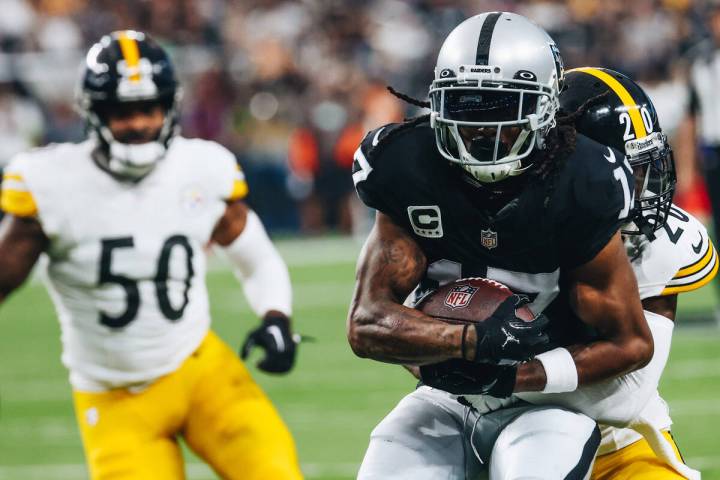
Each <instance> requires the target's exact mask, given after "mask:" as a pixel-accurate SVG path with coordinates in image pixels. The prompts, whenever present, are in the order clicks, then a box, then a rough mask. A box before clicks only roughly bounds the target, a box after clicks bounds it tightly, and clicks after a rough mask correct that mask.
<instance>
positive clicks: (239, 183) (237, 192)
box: [228, 164, 249, 200]
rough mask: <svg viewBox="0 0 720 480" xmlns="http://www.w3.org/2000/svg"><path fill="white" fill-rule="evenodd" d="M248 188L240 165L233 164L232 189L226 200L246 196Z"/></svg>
mask: <svg viewBox="0 0 720 480" xmlns="http://www.w3.org/2000/svg"><path fill="white" fill-rule="evenodd" d="M248 191H249V188H248V184H247V181H246V180H245V174H244V173H243V171H242V169H241V168H240V165H237V164H236V165H235V179H234V180H233V186H232V191H231V192H230V196H229V197H228V200H240V199H242V198H245V197H247V194H248Z"/></svg>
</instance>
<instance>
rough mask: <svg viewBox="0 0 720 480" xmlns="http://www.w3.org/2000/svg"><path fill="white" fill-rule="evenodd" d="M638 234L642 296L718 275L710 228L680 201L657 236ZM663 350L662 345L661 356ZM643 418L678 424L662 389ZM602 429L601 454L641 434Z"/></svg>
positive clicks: (632, 252) (635, 258)
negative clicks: (645, 237) (646, 237)
mask: <svg viewBox="0 0 720 480" xmlns="http://www.w3.org/2000/svg"><path fill="white" fill-rule="evenodd" d="M634 238H637V237H629V240H628V241H627V242H626V246H627V248H628V255H629V256H630V259H631V264H632V267H633V270H634V271H635V276H636V277H637V282H638V287H639V289H640V298H641V299H646V298H651V297H657V296H661V295H674V294H678V293H683V292H689V291H691V290H695V289H697V288H700V287H702V286H703V285H705V284H707V283H708V282H710V281H711V280H712V279H713V278H714V277H715V275H716V274H717V271H718V256H717V252H716V251H715V248H714V247H713V244H712V242H711V241H710V237H709V236H708V232H707V230H706V229H705V226H703V224H702V223H700V221H698V220H697V219H696V218H694V217H693V216H692V215H690V214H689V213H687V212H685V211H684V210H682V209H680V208H678V207H676V206H675V205H673V206H672V208H671V210H670V215H669V217H668V221H667V225H666V226H665V228H664V229H662V230H660V231H658V232H657V236H656V238H655V240H653V241H652V242H648V241H647V240H645V241H644V242H642V243H641V244H637V243H636V242H634V241H633V239H634ZM653 333H654V332H653ZM669 342H670V338H667V343H668V345H667V346H668V347H669ZM656 344H657V340H656ZM657 350H658V347H657V346H656V355H657V354H658V351H657ZM663 366H664V363H663ZM660 373H662V372H658V378H659V374H660ZM642 416H643V419H644V420H646V421H648V422H650V423H651V424H652V425H653V426H654V427H656V428H659V429H661V430H665V429H669V428H670V426H671V425H672V420H671V419H670V415H669V412H668V407H667V404H666V403H665V402H664V401H663V399H662V398H661V397H660V395H659V394H658V393H657V392H655V393H654V394H653V397H652V399H651V400H650V402H649V403H648V404H647V406H646V407H645V408H644V409H643V411H642ZM601 427H602V428H601V433H602V439H601V442H600V448H599V449H598V455H603V454H606V453H610V452H613V451H615V450H619V449H620V448H623V447H626V446H628V445H630V444H631V443H634V442H636V441H637V440H639V439H640V438H641V436H640V434H639V433H637V432H636V431H635V430H631V429H628V428H613V427H610V426H601Z"/></svg>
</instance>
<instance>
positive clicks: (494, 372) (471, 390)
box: [420, 359, 517, 398]
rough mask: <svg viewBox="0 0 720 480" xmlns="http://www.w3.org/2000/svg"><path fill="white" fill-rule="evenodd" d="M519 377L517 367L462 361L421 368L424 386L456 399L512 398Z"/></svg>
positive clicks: (445, 362)
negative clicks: (517, 376) (488, 396)
mask: <svg viewBox="0 0 720 480" xmlns="http://www.w3.org/2000/svg"><path fill="white" fill-rule="evenodd" d="M516 375H517V366H515V365H508V366H504V365H490V364H488V363H474V362H470V361H467V360H459V359H452V360H446V361H444V362H440V363H434V364H431V365H423V366H421V367H420V379H421V380H422V382H423V383H424V384H425V385H427V386H429V387H433V388H437V389H439V390H444V391H446V392H449V393H453V394H455V395H491V396H493V397H498V398H505V397H509V396H510V395H511V394H512V393H513V389H514V388H515V377H516Z"/></svg>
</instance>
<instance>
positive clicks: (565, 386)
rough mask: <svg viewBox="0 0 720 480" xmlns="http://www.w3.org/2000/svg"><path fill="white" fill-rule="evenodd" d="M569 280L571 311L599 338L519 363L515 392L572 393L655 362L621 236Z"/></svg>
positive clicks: (574, 271) (569, 276)
mask: <svg viewBox="0 0 720 480" xmlns="http://www.w3.org/2000/svg"><path fill="white" fill-rule="evenodd" d="M567 276H568V278H567V279H568V288H569V292H570V304H571V307H572V308H573V310H574V311H575V313H576V314H577V315H578V316H579V317H580V319H581V320H582V321H583V322H585V323H586V324H588V325H589V326H591V327H593V328H594V329H595V330H596V331H597V332H598V334H599V336H600V339H599V340H597V341H595V342H593V343H590V344H587V345H575V346H572V347H568V349H567V350H566V349H556V350H553V351H551V352H548V353H545V354H541V355H539V356H538V357H536V359H535V360H533V361H531V362H528V363H525V364H521V365H520V366H519V367H518V371H517V380H516V384H515V391H516V392H523V391H547V392H561V391H572V390H575V388H577V387H578V386H582V385H587V384H591V383H595V382H598V381H601V380H605V379H609V378H613V377H617V376H619V375H622V374H624V373H627V372H630V371H633V370H636V369H638V368H641V367H643V366H645V365H646V364H647V363H648V362H649V361H650V360H651V359H652V356H653V339H652V335H651V333H650V329H649V327H648V325H647V322H646V320H645V317H644V314H643V307H642V304H641V302H640V298H639V296H638V293H637V292H638V287H637V282H636V280H635V275H634V273H633V271H632V267H631V266H630V263H629V261H628V258H627V255H626V253H625V248H624V246H623V243H622V239H621V237H620V234H619V233H617V234H615V235H614V236H613V238H612V239H611V240H610V241H609V242H608V244H607V245H606V246H605V247H604V248H603V249H602V250H601V251H600V253H598V254H597V255H596V256H595V258H593V259H592V260H590V261H589V262H587V263H585V264H584V265H581V266H579V267H576V268H574V269H572V270H570V271H569V272H568V273H567ZM568 352H569V354H568ZM538 358H539V359H538Z"/></svg>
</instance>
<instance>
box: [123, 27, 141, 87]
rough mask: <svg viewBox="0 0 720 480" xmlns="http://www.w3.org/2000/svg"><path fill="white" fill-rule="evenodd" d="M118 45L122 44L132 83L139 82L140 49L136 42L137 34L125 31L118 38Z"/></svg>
mask: <svg viewBox="0 0 720 480" xmlns="http://www.w3.org/2000/svg"><path fill="white" fill-rule="evenodd" d="M118 43H120V51H121V52H122V56H123V58H124V59H125V65H126V66H127V69H128V72H131V74H130V81H131V82H139V81H140V68H139V65H140V48H138V44H137V41H136V40H135V33H134V32H131V31H129V30H125V31H124V32H122V33H120V35H119V36H118Z"/></svg>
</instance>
